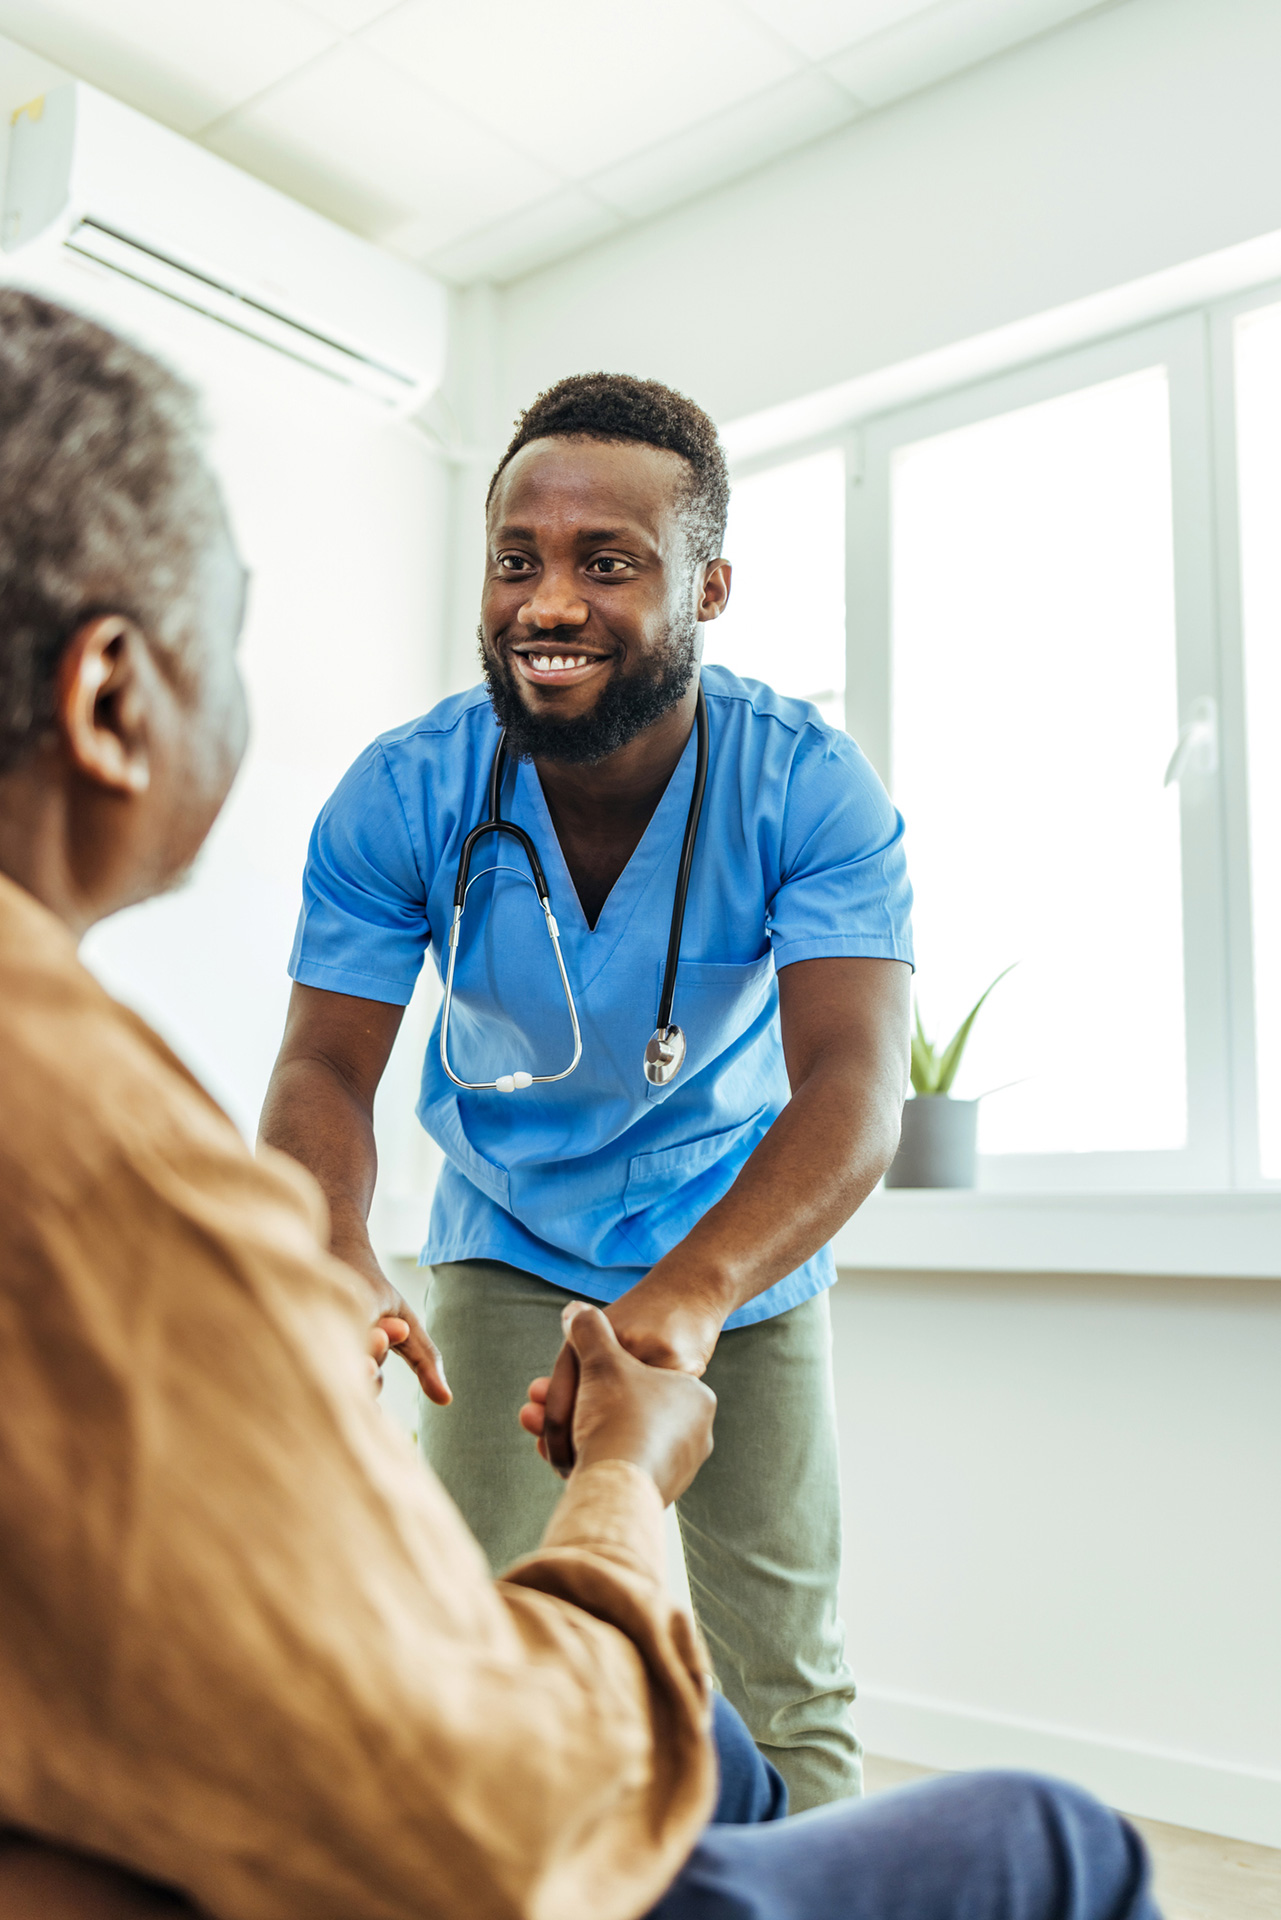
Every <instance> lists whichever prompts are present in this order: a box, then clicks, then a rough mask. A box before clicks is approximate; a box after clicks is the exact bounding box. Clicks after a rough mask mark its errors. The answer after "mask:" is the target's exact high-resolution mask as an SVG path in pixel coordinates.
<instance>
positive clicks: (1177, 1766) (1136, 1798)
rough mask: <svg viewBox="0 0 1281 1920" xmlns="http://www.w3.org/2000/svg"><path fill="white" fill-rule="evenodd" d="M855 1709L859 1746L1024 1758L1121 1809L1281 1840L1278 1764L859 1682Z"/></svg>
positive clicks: (947, 1757)
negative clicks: (1169, 1746) (1139, 1740)
mask: <svg viewBox="0 0 1281 1920" xmlns="http://www.w3.org/2000/svg"><path fill="white" fill-rule="evenodd" d="M855 1714H856V1717H857V1724H858V1731H859V1737H860V1739H861V1740H862V1742H863V1745H864V1746H865V1747H866V1748H867V1750H868V1752H869V1753H880V1754H884V1755H885V1756H886V1758H887V1759H891V1760H911V1761H915V1762H916V1764H917V1765H918V1766H923V1767H940V1768H944V1769H946V1770H948V1771H957V1770H961V1769H964V1768H966V1767H1027V1768H1030V1769H1032V1770H1033V1771H1034V1772H1037V1773H1050V1774H1055V1775H1057V1776H1058V1777H1059V1778H1060V1779H1064V1780H1075V1781H1076V1782H1077V1783H1078V1784H1079V1785H1081V1786H1083V1787H1088V1788H1089V1789H1090V1791H1091V1792H1092V1793H1096V1794H1098V1796H1099V1798H1100V1799H1101V1800H1106V1801H1107V1802H1108V1804H1109V1805H1110V1806H1114V1807H1119V1808H1121V1809H1122V1811H1123V1812H1125V1813H1136V1814H1140V1815H1143V1816H1145V1817H1146V1818H1148V1819H1150V1820H1164V1821H1166V1822H1168V1823H1169V1824H1170V1825H1171V1826H1177V1827H1194V1828H1196V1829H1198V1830H1199V1831H1201V1832H1203V1833H1223V1834H1229V1835H1231V1836H1232V1838H1233V1839H1236V1840H1252V1841H1254V1842H1255V1843H1256V1844H1257V1845H1260V1846H1265V1847H1281V1769H1277V1770H1273V1769H1271V1768H1254V1767H1240V1766H1232V1765H1229V1764H1227V1763H1225V1762H1222V1761H1217V1760H1207V1759H1205V1758H1203V1757H1202V1756H1200V1755H1198V1754H1192V1753H1177V1752H1172V1751H1168V1750H1162V1749H1160V1748H1156V1747H1144V1746H1140V1745H1137V1744H1135V1745H1131V1744H1129V1743H1127V1742H1124V1741H1120V1740H1110V1739H1106V1738H1099V1737H1097V1736H1094V1735H1091V1734H1086V1733H1081V1732H1078V1731H1074V1730H1073V1729H1071V1728H1069V1727H1056V1726H1050V1725H1046V1724H1045V1723H1043V1722H1038V1721H1033V1720H1020V1719H1018V1718H1015V1717H1014V1716H1010V1715H1004V1714H996V1713H984V1712H981V1711H978V1710H976V1709H973V1708H967V1707H954V1706H950V1705H948V1704H947V1703H946V1702H944V1701H941V1700H929V1699H923V1698H921V1697H920V1696H919V1695H913V1694H907V1693H898V1692H895V1691H893V1690H892V1689H889V1688H879V1687H874V1686H869V1687H860V1689H859V1696H858V1703H857V1705H856V1707H855Z"/></svg>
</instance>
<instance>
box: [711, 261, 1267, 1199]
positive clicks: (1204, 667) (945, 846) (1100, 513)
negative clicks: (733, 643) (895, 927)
mask: <svg viewBox="0 0 1281 1920" xmlns="http://www.w3.org/2000/svg"><path fill="white" fill-rule="evenodd" d="M812 444H813V443H811V447H812ZM828 453H829V456H830V457H831V459H832V461H833V469H834V463H835V460H836V458H837V457H838V456H841V455H843V456H844V459H845V461H846V465H847V470H848V472H849V474H850V475H851V478H852V484H849V485H847V486H846V487H845V489H844V491H845V497H846V603H847V607H848V618H847V632H846V645H847V660H848V670H847V674H846V676H845V681H844V691H845V702H844V705H845V710H846V714H847V722H848V725H849V728H850V731H851V732H852V733H853V734H854V736H855V737H856V738H857V739H858V740H859V741H860V743H861V744H862V746H863V747H864V749H865V750H866V751H867V752H868V753H869V755H870V757H871V758H872V760H873V762H874V764H875V765H876V766H877V767H878V769H879V771H880V772H881V773H882V775H883V776H884V778H885V779H886V782H887V784H888V786H889V788H890V791H891V793H892V794H893V795H894V798H895V799H896V801H897V802H898V804H899V805H900V806H901V808H902V810H903V812H904V814H905V816H906V819H907V825H908V849H909V859H910V863H911V867H912V874H913V879H914V882H915V885H916V889H917V915H916V927H917V947H918V961H919V970H918V974H917V980H916V989H917V994H918V998H919V1001H920V1005H921V1009H922V1013H923V1016H924V1018H925V1020H926V1024H927V1027H930V1028H934V1029H936V1030H938V1031H940V1032H942V1033H944V1034H946V1033H947V1032H948V1031H950V1030H951V1028H952V1027H953V1026H954V1025H955V1024H956V1022H957V1021H958V1020H959V1019H960V1018H961V1016H962V1015H963V1014H964V1013H965V1012H966V1010H967V1009H968V1007H969V1006H970V1005H971V1004H972V1002H973V1001H974V1000H975V999H976V998H977V996H978V994H979V993H980V992H981V991H982V989H983V988H984V987H986V986H987V984H988V982H989V981H990V980H992V979H993V978H994V977H995V976H996V975H997V974H998V973H999V972H1000V971H1001V969H1002V968H1004V967H1006V966H1008V965H1010V964H1011V963H1014V971H1013V972H1012V973H1011V974H1010V975H1009V976H1008V978H1007V979H1006V980H1005V981H1004V982H1003V983H1002V985H1001V986H1000V987H999V988H998V989H997V991H996V993H995V994H994V996H993V998H992V1001H991V1002H990V1003H989V1005H988V1007H987V1008H986V1009H985V1010H984V1013H983V1016H982V1019H981V1021H980V1023H979V1025H978V1026H977V1027H976V1030H975V1035H974V1039H973V1041H972V1043H971V1047H970V1051H969V1054H968V1057H967V1061H966V1065H965V1069H964V1071H963V1076H962V1078H961V1079H960V1081H959V1082H958V1085H957V1088H956V1091H957V1093H958V1094H960V1095H962V1096H967V1095H968V1096H971V1097H978V1096H983V1105H982V1108H981V1119H980V1135H979V1140H980V1151H981V1154H982V1161H981V1166H982V1172H981V1176H980V1183H981V1184H982V1185H984V1186H986V1187H989V1188H997V1189H1001V1188H1004V1189H1007V1190H1023V1191H1038V1190H1041V1191H1047V1192H1052V1191H1055V1190H1059V1191H1075V1192H1089V1191H1107V1190H1111V1191H1113V1192H1130V1193H1135V1192H1141V1191H1160V1190H1165V1191H1167V1192H1168V1191H1171V1190H1177V1189H1183V1190H1189V1189H1190V1190H1199V1191H1203V1192H1209V1191H1215V1190H1218V1191H1222V1190H1225V1189H1228V1188H1231V1187H1234V1186H1235V1187H1238V1188H1240V1187H1247V1188H1251V1187H1252V1188H1259V1187H1268V1186H1273V1187H1276V1186H1281V751H1278V750H1277V748H1276V745H1275V742H1276V740H1277V739H1278V738H1279V737H1281V536H1279V534H1278V529H1279V528H1281V290H1278V289H1272V290H1262V291H1260V292H1257V293H1255V294H1253V295H1250V296H1247V297H1243V298H1240V299H1237V300H1235V301H1231V302H1224V303H1221V304H1220V305H1218V306H1215V307H1211V308H1207V309H1205V310H1203V311H1201V312H1199V313H1194V314H1191V315H1187V316H1184V317H1182V318H1179V319H1175V320H1170V321H1164V322H1160V323H1158V324H1155V325H1151V326H1148V327H1145V328H1142V329H1139V330H1136V331H1135V332H1134V333H1132V334H1129V335H1126V336H1124V337H1121V338H1118V339H1113V340H1108V341H1104V342H1101V343H1098V344H1096V345H1094V346H1090V347H1085V348H1081V349H1079V350H1077V351H1076V352H1073V353H1068V354H1064V355H1061V356H1059V357H1058V358H1056V359H1053V360H1047V361H1044V362H1042V363H1041V364H1039V365H1035V366H1030V367H1025V368H1021V369H1017V370H1015V371H1012V372H1010V373H1007V374H1004V375H1001V376H999V377H997V378H993V379H988V380H984V381H981V382H976V383H975V384H974V385H972V386H969V387H966V388H964V389H962V390H958V391H956V392H953V393H950V394H945V395H942V396H940V397H938V398H935V399H932V400H929V401H926V402H922V403H921V404H918V405H913V406H908V407H903V408H901V409H899V410H898V411H896V412H894V413H889V414H885V415H883V416H880V417H878V418H876V419H873V420H868V421H865V422H863V423H862V425H861V426H860V427H859V428H858V429H857V431H851V430H850V429H848V428H846V429H844V430H843V431H842V433H841V435H840V436H839V437H838V436H837V435H835V434H834V435H833V437H832V445H831V447H830V448H829V449H828ZM818 458H819V456H818V455H816V454H815V453H813V452H812V451H810V452H809V454H808V456H807V459H806V460H804V461H801V460H795V459H793V460H786V459H782V458H780V461H779V464H778V465H777V466H776V467H775V468H773V469H772V470H769V471H767V472H762V471H760V470H759V468H758V470H757V471H755V472H754V473H752V474H751V475H750V477H749V478H748V479H747V480H746V481H744V482H743V483H742V484H741V489H740V491H741V493H742V494H743V495H744V496H746V495H747V494H748V490H749V489H751V490H752V493H753V495H754V499H753V500H752V501H750V502H749V501H748V500H746V499H745V502H744V504H745V507H748V508H749V509H750V508H751V507H754V505H755V502H756V501H759V502H760V503H761V505H760V513H759V517H758V518H757V519H755V520H753V521H751V522H750V530H749V531H747V532H746V533H745V536H744V542H743V544H744V548H745V551H746V553H747V562H746V564H745V566H744V580H745V581H746V580H747V577H748V567H749V566H751V565H752V564H753V562H754V563H755V564H756V565H758V566H759V565H762V564H763V560H762V558H760V557H758V550H759V549H761V548H762V547H763V546H765V545H768V544H772V543H773V542H774V540H775V529H776V526H777V525H778V519H777V516H776V514H775V513H774V511H773V510H772V508H771V505H770V501H771V498H774V497H776V498H782V497H784V495H785V492H786V489H787V487H788V486H789V485H795V484H796V482H794V481H790V482H789V480H788V478H787V477H786V476H788V475H789V473H793V472H799V470H800V469H801V468H802V467H805V466H809V467H811V469H812V471H814V472H817V471H818V468H817V465H816V462H817V459H818ZM771 487H772V488H773V489H774V490H775V492H774V495H773V496H771V493H770V489H771ZM735 524H736V526H737V522H736V523H735ZM742 524H743V525H744V528H745V529H747V528H748V527H749V522H748V518H747V515H746V514H745V516H744V520H743V523H742ZM801 537H802V542H803V539H804V533H803V530H802V536H801ZM798 550H799V551H801V552H802V553H804V552H805V548H804V546H803V544H802V546H801V547H800V548H799V549H796V548H793V549H792V555H791V557H790V558H788V556H786V555H783V558H784V561H785V564H787V565H789V566H790V567H791V569H792V573H793V578H794V579H795V578H796V577H797V576H798V575H799V576H800V577H802V578H803V579H805V580H806V582H807V583H808V581H809V579H810V577H811V576H810V574H808V573H807V572H806V563H805V562H802V563H801V564H800V565H799V566H798V565H797V564H796V562H795V557H794V556H795V552H796V551H798ZM767 557H768V558H770V559H771V560H772V556H767ZM776 577H777V578H779V585H778V586H777V587H775V588H774V589H773V592H775V593H776V594H778V595H779V599H778V600H777V601H776V602H774V603H773V604H778V605H782V604H783V597H782V596H783V594H784V592H785V583H784V582H783V581H782V579H781V575H780V576H776ZM744 601H745V603H747V594H746V592H745V593H744ZM775 618H777V616H775ZM746 624H747V623H746V622H745V623H744V625H746ZM759 631H760V629H759V628H753V629H752V632H753V641H752V644H753V645H756V644H758V642H757V641H756V639H755V634H756V633H758V632H759ZM726 638H727V640H728V639H729V638H730V635H729V632H728V631H727V635H726ZM765 646H766V656H765V657H764V658H761V659H760V660H759V664H758V665H757V671H759V672H760V673H761V675H762V677H764V678H766V679H773V680H774V681H775V683H776V684H778V683H779V680H780V673H779V669H778V667H777V666H776V665H774V662H779V661H782V660H785V659H786V658H787V655H786V653H785V651H783V650H782V649H780V648H778V647H777V645H776V646H775V648H774V653H773V657H772V659H771V657H770V655H769V651H768V648H769V640H768V637H767V638H766V641H765ZM811 675H812V670H811Z"/></svg>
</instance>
